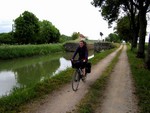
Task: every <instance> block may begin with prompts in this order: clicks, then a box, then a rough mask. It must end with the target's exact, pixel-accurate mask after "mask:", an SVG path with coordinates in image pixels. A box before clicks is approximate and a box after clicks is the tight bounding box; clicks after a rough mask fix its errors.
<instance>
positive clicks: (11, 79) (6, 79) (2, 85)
mask: <svg viewBox="0 0 150 113" xmlns="http://www.w3.org/2000/svg"><path fill="white" fill-rule="evenodd" d="M17 86H18V84H17V81H16V78H15V74H14V72H12V71H3V72H0V95H8V94H9V92H10V91H11V90H12V89H13V87H17Z"/></svg>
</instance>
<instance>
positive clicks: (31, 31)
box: [14, 11, 40, 44]
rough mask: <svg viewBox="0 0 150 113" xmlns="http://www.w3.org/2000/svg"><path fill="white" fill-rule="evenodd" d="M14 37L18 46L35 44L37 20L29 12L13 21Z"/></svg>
mask: <svg viewBox="0 0 150 113" xmlns="http://www.w3.org/2000/svg"><path fill="white" fill-rule="evenodd" d="M14 23H15V32H14V37H15V38H16V39H17V42H18V43H19V44H28V43H35V38H36V36H37V35H38V32H39V28H40V27H39V20H38V18H37V17H36V16H35V15H34V14H33V13H31V12H28V11H25V12H24V13H22V14H21V15H20V16H19V17H18V18H16V19H15V21H14Z"/></svg>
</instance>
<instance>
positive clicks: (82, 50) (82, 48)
mask: <svg viewBox="0 0 150 113" xmlns="http://www.w3.org/2000/svg"><path fill="white" fill-rule="evenodd" d="M77 54H79V57H78V60H79V61H82V62H81V67H82V71H83V77H85V66H86V63H87V61H88V49H87V46H86V42H84V41H83V40H81V41H80V42H79V46H78V47H77V49H76V51H75V53H74V55H73V57H72V60H74V58H75V57H76V55H77Z"/></svg>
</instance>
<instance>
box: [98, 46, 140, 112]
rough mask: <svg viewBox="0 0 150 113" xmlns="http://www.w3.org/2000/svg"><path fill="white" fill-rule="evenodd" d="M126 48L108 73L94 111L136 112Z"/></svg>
mask: <svg viewBox="0 0 150 113" xmlns="http://www.w3.org/2000/svg"><path fill="white" fill-rule="evenodd" d="M126 49H127V47H126V46H124V48H123V50H122V53H121V55H120V57H119V61H118V63H117V64H116V66H115V67H114V70H113V72H112V74H111V75H110V79H109V81H108V86H107V88H106V91H105V92H104V99H103V101H102V104H101V106H100V107H99V108H98V109H97V110H96V113H137V112H138V109H137V108H138V107H137V101H136V97H135V95H134V85H133V80H132V76H131V71H130V66H129V63H128V57H127V53H126Z"/></svg>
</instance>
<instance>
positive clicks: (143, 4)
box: [131, 0, 150, 58]
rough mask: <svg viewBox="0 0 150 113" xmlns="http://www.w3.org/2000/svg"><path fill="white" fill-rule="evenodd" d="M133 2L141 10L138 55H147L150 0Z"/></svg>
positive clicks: (135, 0) (134, 0)
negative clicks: (147, 18) (147, 16)
mask: <svg viewBox="0 0 150 113" xmlns="http://www.w3.org/2000/svg"><path fill="white" fill-rule="evenodd" d="M131 3H132V4H134V6H135V7H136V8H137V9H138V10H139V23H140V25H139V27H140V31H139V47H138V53H137V57H139V58H144V57H145V36H146V27H147V20H146V13H147V12H149V11H150V0H133V1H132V0H131Z"/></svg>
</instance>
